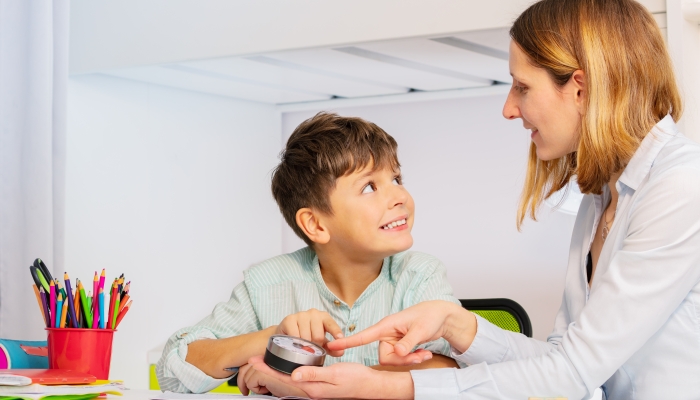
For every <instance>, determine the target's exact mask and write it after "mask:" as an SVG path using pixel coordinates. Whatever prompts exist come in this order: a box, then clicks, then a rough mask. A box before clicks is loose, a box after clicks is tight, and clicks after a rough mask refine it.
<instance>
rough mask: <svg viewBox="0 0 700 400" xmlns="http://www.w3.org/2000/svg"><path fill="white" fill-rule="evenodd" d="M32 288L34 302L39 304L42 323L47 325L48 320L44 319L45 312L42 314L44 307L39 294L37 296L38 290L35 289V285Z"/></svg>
mask: <svg viewBox="0 0 700 400" xmlns="http://www.w3.org/2000/svg"><path fill="white" fill-rule="evenodd" d="M32 288H33V289H34V295H36V302H37V303H38V304H39V309H40V310H41V316H42V317H43V318H44V323H45V324H46V325H48V322H47V321H48V320H47V319H46V312H44V305H43V303H42V302H41V294H39V289H37V288H36V285H32Z"/></svg>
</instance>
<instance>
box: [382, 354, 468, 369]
mask: <svg viewBox="0 0 700 400" xmlns="http://www.w3.org/2000/svg"><path fill="white" fill-rule="evenodd" d="M370 368H372V369H375V370H377V371H392V372H408V371H411V370H414V369H430V368H459V365H457V362H456V361H455V360H454V359H452V358H450V357H447V356H443V355H441V354H433V358H431V359H430V360H428V361H423V362H422V363H420V364H413V365H399V366H393V365H373V366H371V367H370Z"/></svg>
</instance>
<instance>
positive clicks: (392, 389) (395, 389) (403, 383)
mask: <svg viewBox="0 0 700 400" xmlns="http://www.w3.org/2000/svg"><path fill="white" fill-rule="evenodd" d="M375 373H376V374H378V377H379V379H377V382H378V384H379V385H380V386H379V390H378V391H377V392H376V393H377V394H379V396H376V397H377V398H381V399H394V400H404V399H413V397H414V390H413V378H412V377H411V373H410V372H390V371H375ZM373 397H374V396H373Z"/></svg>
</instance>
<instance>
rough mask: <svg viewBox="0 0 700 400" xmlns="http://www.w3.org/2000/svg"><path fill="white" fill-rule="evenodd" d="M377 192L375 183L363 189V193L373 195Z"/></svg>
mask: <svg viewBox="0 0 700 400" xmlns="http://www.w3.org/2000/svg"><path fill="white" fill-rule="evenodd" d="M375 190H376V188H375V187H374V183H368V184H367V185H366V186H365V187H364V188H362V193H363V194H365V193H372V192H374V191H375Z"/></svg>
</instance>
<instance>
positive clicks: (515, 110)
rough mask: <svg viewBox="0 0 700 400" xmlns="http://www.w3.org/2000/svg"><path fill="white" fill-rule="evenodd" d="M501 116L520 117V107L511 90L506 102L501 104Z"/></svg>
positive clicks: (508, 117)
mask: <svg viewBox="0 0 700 400" xmlns="http://www.w3.org/2000/svg"><path fill="white" fill-rule="evenodd" d="M503 117H504V118H505V119H516V118H522V114H520V107H519V106H518V104H517V101H516V99H515V98H514V96H513V91H512V90H511V92H510V93H508V98H506V103H505V104H504V105H503Z"/></svg>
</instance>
